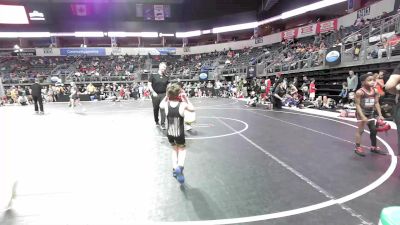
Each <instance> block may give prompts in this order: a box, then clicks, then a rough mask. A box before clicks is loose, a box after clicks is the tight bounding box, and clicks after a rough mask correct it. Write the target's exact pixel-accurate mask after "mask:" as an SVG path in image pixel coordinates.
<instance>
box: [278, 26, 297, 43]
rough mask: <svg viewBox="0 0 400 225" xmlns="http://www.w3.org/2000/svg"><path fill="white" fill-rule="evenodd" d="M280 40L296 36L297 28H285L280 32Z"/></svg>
mask: <svg viewBox="0 0 400 225" xmlns="http://www.w3.org/2000/svg"><path fill="white" fill-rule="evenodd" d="M281 34H282V40H292V39H295V38H297V28H295V29H292V30H285V31H283V32H282V33H281Z"/></svg>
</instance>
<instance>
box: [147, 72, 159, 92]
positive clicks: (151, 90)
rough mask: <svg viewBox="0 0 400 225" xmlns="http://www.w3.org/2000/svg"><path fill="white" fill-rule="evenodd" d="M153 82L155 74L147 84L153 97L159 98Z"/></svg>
mask: <svg viewBox="0 0 400 225" xmlns="http://www.w3.org/2000/svg"><path fill="white" fill-rule="evenodd" d="M152 81H153V74H152V75H150V79H149V82H147V87H148V88H149V90H150V92H151V94H152V95H153V96H157V95H158V94H157V92H155V91H154V89H153V83H152Z"/></svg>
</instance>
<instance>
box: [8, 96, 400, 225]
mask: <svg viewBox="0 0 400 225" xmlns="http://www.w3.org/2000/svg"><path fill="white" fill-rule="evenodd" d="M192 102H193V103H194V105H195V107H196V108H197V111H196V114H197V122H196V124H195V125H194V126H193V130H192V131H190V132H187V133H186V139H187V150H188V154H187V157H186V163H185V171H184V173H185V177H186V182H185V184H184V185H182V186H181V185H180V184H179V183H178V182H177V181H176V180H175V179H174V178H173V177H172V166H171V147H170V145H169V143H168V140H167V139H166V138H165V134H164V132H165V131H162V130H160V129H159V128H158V127H156V126H155V124H154V120H153V112H152V108H151V101H134V100H132V101H124V102H83V103H82V104H83V105H82V106H80V107H78V108H76V109H75V110H71V109H69V108H68V107H67V103H62V104H60V103H48V104H46V105H45V111H46V114H45V115H35V114H34V113H33V106H27V107H19V106H18V107H2V108H0V120H1V121H0V123H1V124H2V125H1V126H2V130H3V131H2V133H3V134H2V139H1V143H3V144H1V151H5V152H8V154H6V155H8V157H9V162H11V163H9V164H10V165H11V166H10V168H9V169H8V170H7V171H9V173H10V174H13V175H12V176H14V177H15V179H16V180H17V181H18V186H17V191H16V198H15V200H14V204H13V209H12V210H10V211H8V212H6V214H5V215H4V217H3V218H2V220H1V221H0V224H7V225H8V224H10V225H20V224H24V225H25V224H28V225H31V224H35V225H36V224H37V225H39V224H40V225H42V224H69V225H71V224H88V225H92V224H93V225H94V224H152V223H156V224H158V223H161V224H163V223H167V224H189V225H190V224H296V225H310V224H324V225H329V224H332V225H359V224H377V223H378V220H379V214H380V211H381V210H382V208H384V207H387V206H392V205H398V204H399V202H400V182H399V175H400V166H398V165H397V161H398V157H396V156H394V155H393V150H392V149H394V150H395V152H396V151H397V143H396V141H397V137H396V135H397V133H396V130H391V131H389V132H388V133H387V134H385V133H380V134H379V146H381V147H382V148H383V149H385V150H387V151H388V154H389V155H386V156H382V155H376V154H373V153H369V152H368V154H367V156H366V157H364V158H363V157H360V156H357V155H355V154H354V152H353V149H354V144H353V141H354V133H355V123H352V122H348V121H342V120H338V119H332V118H328V117H323V116H316V115H310V114H306V113H301V112H294V111H290V110H281V111H268V110H265V109H263V108H262V107H257V108H248V107H245V106H244V103H243V102H238V101H237V100H231V99H193V100H192ZM369 144H370V142H369V135H368V134H367V133H364V135H363V145H366V146H368V145H369ZM396 153H397V152H396Z"/></svg>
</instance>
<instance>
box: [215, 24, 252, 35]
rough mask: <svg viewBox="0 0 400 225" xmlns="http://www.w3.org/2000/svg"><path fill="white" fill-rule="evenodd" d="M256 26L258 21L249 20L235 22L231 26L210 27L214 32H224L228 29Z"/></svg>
mask: <svg viewBox="0 0 400 225" xmlns="http://www.w3.org/2000/svg"><path fill="white" fill-rule="evenodd" d="M257 26H258V22H251V23H242V24H236V25H231V26H224V27H216V28H213V29H212V32H213V33H214V34H217V33H224V32H230V31H237V30H246V29H253V28H255V27H257Z"/></svg>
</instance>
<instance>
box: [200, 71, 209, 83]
mask: <svg viewBox="0 0 400 225" xmlns="http://www.w3.org/2000/svg"><path fill="white" fill-rule="evenodd" d="M199 80H200V81H204V80H208V72H207V71H204V72H201V73H200V75H199Z"/></svg>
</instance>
